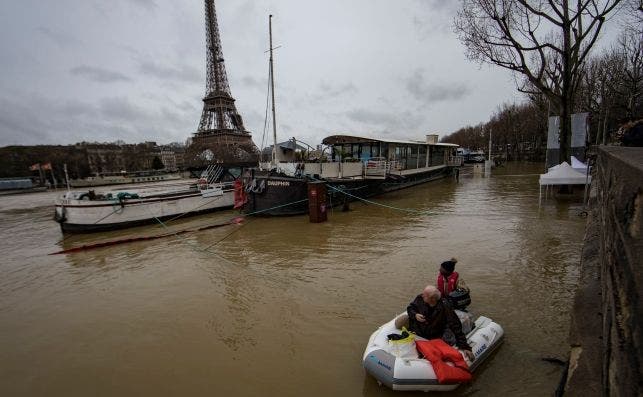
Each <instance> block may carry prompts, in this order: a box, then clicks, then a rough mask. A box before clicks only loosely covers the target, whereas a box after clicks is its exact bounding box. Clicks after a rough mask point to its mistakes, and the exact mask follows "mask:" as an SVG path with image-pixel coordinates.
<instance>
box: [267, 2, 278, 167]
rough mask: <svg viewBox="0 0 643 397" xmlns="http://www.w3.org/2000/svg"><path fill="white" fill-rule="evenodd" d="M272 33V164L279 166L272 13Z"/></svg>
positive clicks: (270, 25)
mask: <svg viewBox="0 0 643 397" xmlns="http://www.w3.org/2000/svg"><path fill="white" fill-rule="evenodd" d="M268 31H269V35H270V92H271V94H272V140H273V145H272V164H273V166H277V119H276V118H275V72H274V68H273V66H272V14H271V15H270V17H269V18H268Z"/></svg>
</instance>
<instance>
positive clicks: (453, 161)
mask: <svg viewBox="0 0 643 397" xmlns="http://www.w3.org/2000/svg"><path fill="white" fill-rule="evenodd" d="M462 163H464V156H453V157H451V158H449V159H448V160H447V165H449V166H452V167H460V166H461V165H462Z"/></svg>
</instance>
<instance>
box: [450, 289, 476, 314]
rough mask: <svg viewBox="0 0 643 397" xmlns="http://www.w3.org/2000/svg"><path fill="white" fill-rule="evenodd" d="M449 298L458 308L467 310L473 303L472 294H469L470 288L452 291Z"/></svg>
mask: <svg viewBox="0 0 643 397" xmlns="http://www.w3.org/2000/svg"><path fill="white" fill-rule="evenodd" d="M448 299H449V302H451V305H452V306H453V308H454V309H456V310H465V309H466V307H467V306H469V305H470V304H471V295H469V290H468V289H464V288H458V289H456V290H455V291H453V292H451V293H450V294H449V296H448Z"/></svg>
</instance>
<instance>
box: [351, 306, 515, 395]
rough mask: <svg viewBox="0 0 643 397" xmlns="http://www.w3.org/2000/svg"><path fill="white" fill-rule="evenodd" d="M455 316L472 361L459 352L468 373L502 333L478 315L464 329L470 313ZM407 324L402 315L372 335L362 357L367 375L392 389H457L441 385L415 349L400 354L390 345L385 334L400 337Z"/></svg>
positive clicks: (500, 328) (481, 360)
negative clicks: (461, 326)
mask: <svg viewBox="0 0 643 397" xmlns="http://www.w3.org/2000/svg"><path fill="white" fill-rule="evenodd" d="M456 314H457V315H458V317H460V319H461V321H462V322H463V331H464V332H466V335H467V342H468V343H469V345H470V346H471V351H472V352H473V354H474V356H475V358H474V360H473V361H471V360H469V359H467V358H466V356H465V355H464V353H463V352H462V351H460V353H461V354H462V356H463V358H464V360H465V362H466V363H467V365H468V367H469V371H471V372H473V371H474V370H475V369H476V368H477V367H478V366H479V365H480V364H481V363H482V362H483V361H484V360H485V359H486V358H487V357H489V356H490V355H491V353H492V352H493V351H494V350H495V349H496V348H498V346H500V344H501V343H502V340H503V336H504V331H503V329H502V327H501V326H500V325H498V324H497V323H495V322H493V321H492V320H491V319H490V318H488V317H484V316H480V317H478V319H477V320H476V321H475V322H474V323H472V324H470V325H468V326H467V324H466V321H467V319H470V314H469V313H466V312H462V311H459V310H456ZM469 321H470V320H469ZM407 322H408V316H407V314H406V313H403V314H401V315H399V316H397V317H396V318H394V319H393V320H391V321H389V322H388V323H386V324H384V325H382V326H381V327H379V329H378V330H377V331H375V332H374V333H373V334H372V335H371V337H370V339H369V341H368V345H367V346H366V350H365V351H364V356H363V358H362V361H363V364H364V368H365V369H366V372H368V373H369V374H370V375H372V376H373V377H374V378H375V379H376V380H377V382H378V383H379V384H384V385H386V386H388V387H389V388H391V389H393V390H419V391H449V390H453V389H455V388H457V387H458V386H459V385H460V383H440V382H439V381H438V377H437V375H436V373H435V371H434V369H433V366H432V365H431V363H430V362H429V360H427V359H425V358H420V355H419V354H418V352H417V350H416V349H415V348H413V349H410V350H408V351H405V352H400V349H398V348H396V346H395V343H394V342H389V340H388V335H390V334H400V333H401V332H402V329H401V328H402V325H403V324H405V323H407ZM415 339H416V340H424V339H423V338H421V337H419V336H415Z"/></svg>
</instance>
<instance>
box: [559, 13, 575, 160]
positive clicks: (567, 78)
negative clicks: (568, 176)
mask: <svg viewBox="0 0 643 397" xmlns="http://www.w3.org/2000/svg"><path fill="white" fill-rule="evenodd" d="M562 6H563V85H562V92H561V94H562V95H561V96H562V98H561V99H562V101H561V102H562V103H561V109H560V135H559V139H560V152H559V157H558V163H562V162H563V161H567V162H569V161H570V159H569V146H570V145H569V143H570V141H571V132H572V119H571V111H572V76H571V68H572V60H571V23H570V21H569V7H568V1H567V0H563V2H562Z"/></svg>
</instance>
